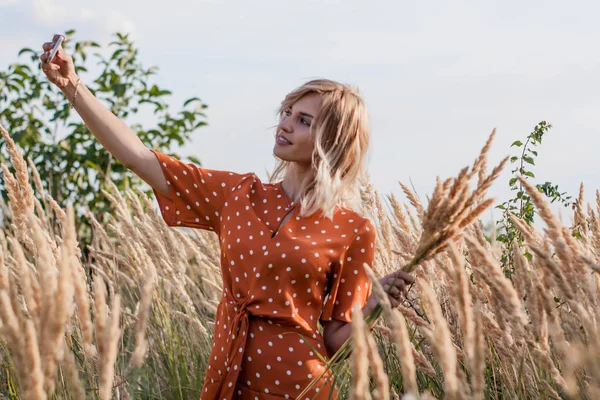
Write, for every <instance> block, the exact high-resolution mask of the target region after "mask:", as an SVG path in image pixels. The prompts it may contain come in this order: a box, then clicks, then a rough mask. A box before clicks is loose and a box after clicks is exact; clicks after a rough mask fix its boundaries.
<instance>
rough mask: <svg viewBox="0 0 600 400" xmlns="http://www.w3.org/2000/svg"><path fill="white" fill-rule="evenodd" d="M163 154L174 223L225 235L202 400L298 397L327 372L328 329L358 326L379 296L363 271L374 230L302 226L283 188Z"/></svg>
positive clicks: (352, 219) (324, 223)
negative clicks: (356, 318) (331, 324)
mask: <svg viewBox="0 0 600 400" xmlns="http://www.w3.org/2000/svg"><path fill="white" fill-rule="evenodd" d="M154 153H155V154H156V156H157V157H158V159H159V161H160V162H161V166H162V169H163V173H164V174H165V177H166V178H167V179H168V180H169V181H170V182H171V183H170V185H169V186H170V190H171V193H172V194H173V200H169V199H167V198H166V197H164V196H161V195H160V194H159V193H157V192H156V191H155V195H156V196H157V199H158V202H159V206H160V207H161V213H162V216H163V218H164V219H165V222H166V223H167V224H168V225H170V226H188V227H193V228H200V229H206V230H211V231H214V232H216V233H217V234H218V236H219V245H220V248H221V273H222V277H223V293H222V297H221V301H220V303H219V305H218V307H217V313H216V321H215V327H214V335H213V345H212V351H211V354H210V356H209V364H208V366H207V370H206V374H205V377H204V386H203V388H202V395H201V398H202V399H233V398H236V399H237V398H239V399H253V398H258V399H261V400H262V399H265V400H275V399H281V398H296V397H297V396H298V395H299V394H300V392H301V391H302V390H303V388H304V387H305V386H306V385H307V384H308V383H309V382H310V381H311V379H312V378H313V377H315V376H318V375H320V372H321V371H322V369H323V368H324V363H323V361H322V360H321V359H320V356H323V357H326V351H325V345H324V340H323V337H322V336H321V334H320V332H319V331H318V321H319V320H322V321H329V320H332V319H335V320H339V321H346V322H347V321H350V310H351V308H352V305H353V304H359V305H360V306H364V303H365V302H366V299H367V298H368V296H369V294H370V291H371V286H370V281H369V280H368V278H367V276H366V274H365V273H364V269H363V267H362V265H363V262H366V263H367V264H369V265H370V264H372V262H373V256H374V241H375V229H374V228H373V225H372V224H371V222H370V221H369V220H368V219H366V218H363V217H361V216H359V215H358V214H357V213H355V212H354V211H351V210H348V209H341V208H338V209H337V210H336V211H335V213H334V216H333V219H332V220H330V219H326V218H324V217H322V216H320V215H313V216H309V217H300V213H299V206H296V207H295V208H293V209H291V211H289V212H288V210H286V208H288V204H289V199H287V196H286V195H285V193H284V192H283V188H282V187H281V184H280V183H274V184H272V183H264V184H263V182H261V181H260V179H258V177H257V176H256V175H255V174H245V175H239V174H234V173H230V172H227V171H214V170H207V169H203V168H198V167H196V166H194V165H192V164H185V163H182V162H181V161H179V160H176V159H174V158H172V157H169V156H166V155H164V154H161V153H158V152H154ZM177 193H179V195H177ZM288 214H289V215H288ZM315 350H316V351H315ZM323 383H324V381H323ZM319 385H321V383H320V384H319ZM330 388H331V384H330V383H325V384H324V386H322V387H321V389H320V391H318V392H317V391H316V390H313V391H311V392H309V395H308V397H309V398H311V399H313V398H316V399H319V400H320V399H327V398H328V397H329V392H330ZM334 398H335V397H334Z"/></svg>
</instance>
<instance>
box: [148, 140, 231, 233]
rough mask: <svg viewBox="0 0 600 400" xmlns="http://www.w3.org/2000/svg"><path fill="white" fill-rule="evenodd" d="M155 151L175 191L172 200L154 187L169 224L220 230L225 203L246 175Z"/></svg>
mask: <svg viewBox="0 0 600 400" xmlns="http://www.w3.org/2000/svg"><path fill="white" fill-rule="evenodd" d="M151 151H152V152H153V153H154V155H155V156H156V158H157V159H158V161H159V163H160V166H161V168H162V172H163V174H164V176H165V179H166V180H167V185H168V186H169V191H170V193H171V199H169V198H168V197H166V196H163V195H162V194H161V193H160V192H158V191H156V190H155V189H154V188H152V191H153V192H154V195H155V196H156V200H157V201H158V206H159V209H160V212H161V215H162V217H163V219H164V220H165V222H166V223H167V225H169V226H185V227H190V228H198V229H205V230H210V231H214V232H217V233H218V232H219V221H220V218H219V217H220V213H221V210H222V209H223V205H224V204H225V202H226V201H227V197H228V196H229V194H230V193H231V190H232V188H233V187H234V186H235V185H236V184H237V183H238V182H239V181H240V180H241V179H242V177H243V175H240V174H236V173H233V172H229V171H219V170H211V169H206V168H200V167H198V166H196V165H194V164H191V163H185V162H183V161H181V160H178V159H176V158H174V157H171V156H169V155H166V154H163V153H160V152H158V151H155V150H151Z"/></svg>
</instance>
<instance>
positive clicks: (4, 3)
mask: <svg viewBox="0 0 600 400" xmlns="http://www.w3.org/2000/svg"><path fill="white" fill-rule="evenodd" d="M21 1H22V0H0V8H2V7H8V6H13V5H15V4H17V3H20V2H21Z"/></svg>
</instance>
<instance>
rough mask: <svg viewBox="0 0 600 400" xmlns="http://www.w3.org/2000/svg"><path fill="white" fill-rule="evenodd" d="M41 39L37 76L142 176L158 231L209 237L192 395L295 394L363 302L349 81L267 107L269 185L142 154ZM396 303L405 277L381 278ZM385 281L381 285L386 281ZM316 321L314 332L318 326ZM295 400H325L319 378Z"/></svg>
mask: <svg viewBox="0 0 600 400" xmlns="http://www.w3.org/2000/svg"><path fill="white" fill-rule="evenodd" d="M56 40H57V37H55V38H54V40H53V42H48V43H44V45H43V49H44V53H43V54H42V56H41V61H42V69H43V71H44V72H45V73H46V75H47V76H48V78H49V79H50V81H52V82H54V83H55V84H56V85H57V86H58V87H59V88H60V89H61V90H62V91H63V93H64V94H65V96H66V98H67V99H68V100H69V101H70V102H71V104H72V105H73V106H74V108H75V110H77V112H78V113H79V115H80V116H81V118H82V119H83V120H84V122H85V124H86V125H87V126H88V128H89V129H90V131H91V132H92V133H93V134H94V135H95V136H96V138H97V139H98V140H99V141H100V143H101V144H102V145H103V146H104V147H105V148H106V149H107V150H108V151H109V152H110V153H112V154H113V155H114V156H115V158H117V159H118V160H119V161H120V162H121V163H122V164H123V165H125V166H126V167H128V168H129V169H130V170H132V171H133V172H134V173H135V174H137V175H138V176H139V177H140V178H142V179H143V180H144V181H145V182H147V183H148V184H149V185H150V186H151V187H152V188H153V191H154V194H155V195H156V198H157V201H158V204H159V207H160V211H161V213H162V216H163V218H164V220H165V222H166V223H167V224H168V225H169V226H175V227H177V226H186V227H192V228H198V229H206V230H210V231H213V232H215V233H216V234H217V235H218V236H219V242H220V247H221V271H222V275H223V295H222V298H221V302H220V304H219V306H218V308H217V315H216V323H215V331H214V343H213V348H212V352H211V355H210V359H209V360H208V363H209V364H208V368H207V371H206V377H205V381H204V386H203V388H202V394H201V398H202V399H219V400H222V399H233V398H240V399H267V400H270V399H273V400H274V399H281V398H285V399H289V398H296V396H297V395H298V394H299V393H301V391H302V390H303V389H304V387H305V386H306V385H307V384H308V383H309V382H310V381H311V380H312V379H313V378H314V377H316V376H317V375H319V374H320V373H321V372H322V371H323V368H324V363H323V361H321V359H320V358H319V356H318V354H317V352H318V353H320V354H322V356H324V357H325V358H327V357H331V356H332V355H333V354H334V353H335V352H336V351H337V350H338V349H339V347H340V346H341V345H342V344H343V343H344V342H345V341H346V339H348V337H349V336H350V334H351V318H350V317H351V309H352V307H353V306H358V307H361V308H362V309H363V312H364V314H365V315H366V314H368V313H369V312H370V311H371V310H372V309H373V307H374V306H375V304H376V300H375V298H374V297H373V296H372V295H371V285H370V282H369V280H368V278H367V276H366V274H365V271H364V268H363V263H367V264H369V265H371V264H372V262H373V257H374V252H375V236H376V232H375V228H374V227H373V225H372V223H371V222H370V221H369V219H368V218H366V217H364V216H363V215H361V214H360V209H361V207H360V197H359V184H360V183H361V182H362V181H363V179H364V177H365V155H366V153H367V148H368V144H369V125H368V116H367V110H366V107H365V104H364V102H363V100H362V99H361V97H360V96H359V94H358V93H357V92H356V91H355V90H354V89H352V88H351V87H349V86H346V85H343V84H341V83H337V82H334V81H331V80H325V79H320V80H313V81H310V82H307V83H305V84H304V85H302V86H301V87H299V88H297V89H295V90H293V91H292V92H291V93H289V94H288V95H287V96H286V98H285V99H284V100H283V102H282V103H281V107H280V108H279V113H278V114H279V124H278V125H277V129H276V135H275V145H274V150H273V153H274V155H275V157H276V158H277V159H278V165H277V167H276V168H275V171H274V173H273V174H272V179H271V182H263V181H261V180H260V179H259V178H258V176H257V175H256V174H254V173H244V174H240V173H236V172H229V171H219V170H211V169H206V168H199V167H197V166H195V165H193V164H188V163H184V162H181V161H179V160H177V159H175V158H173V157H170V156H167V155H165V154H162V153H160V152H157V151H152V150H150V149H148V148H147V147H146V146H145V145H144V144H143V143H142V142H141V141H140V139H139V138H138V137H137V136H136V134H135V133H134V132H133V131H132V130H131V129H129V127H127V125H126V124H125V123H124V122H123V121H120V120H119V119H118V118H117V117H116V116H114V115H113V114H112V113H111V112H110V111H109V110H107V109H106V108H105V107H104V106H103V105H102V104H101V103H100V102H99V101H98V100H97V99H96V98H95V97H94V96H93V95H92V94H91V92H90V91H89V90H88V89H87V88H86V86H85V85H84V84H83V83H81V82H80V80H79V78H78V77H77V76H76V74H75V71H74V68H73V62H72V58H71V57H70V56H69V55H67V54H65V52H64V51H63V50H62V48H61V49H60V50H59V51H58V53H57V55H56V57H55V58H54V60H52V62H51V63H50V64H48V63H47V60H48V54H49V52H50V50H51V49H52V47H53V44H54V43H55V42H56ZM396 276H397V277H399V278H400V279H397V280H396V283H395V287H393V288H392V290H391V293H390V298H391V301H392V303H393V304H394V305H397V304H398V302H399V301H400V297H401V295H402V293H403V292H404V291H405V289H406V285H407V284H408V283H410V282H412V278H411V277H410V276H409V275H407V274H405V273H402V272H398V273H395V274H391V275H389V276H387V277H385V278H383V279H382V283H383V284H384V285H387V284H388V281H389V280H390V279H391V278H393V277H396ZM386 287H387V286H386ZM319 323H320V324H321V325H322V331H321V330H319ZM318 386H320V389H314V390H313V392H312V393H310V394H309V398H328V395H329V392H330V390H334V391H335V388H332V387H331V383H330V382H328V383H325V382H320V385H318Z"/></svg>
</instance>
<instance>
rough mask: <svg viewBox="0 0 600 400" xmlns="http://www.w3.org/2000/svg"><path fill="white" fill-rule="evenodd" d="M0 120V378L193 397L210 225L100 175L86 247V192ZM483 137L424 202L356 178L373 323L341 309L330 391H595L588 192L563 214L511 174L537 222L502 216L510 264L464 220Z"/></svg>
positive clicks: (13, 386)
mask: <svg viewBox="0 0 600 400" xmlns="http://www.w3.org/2000/svg"><path fill="white" fill-rule="evenodd" d="M0 133H1V134H2V136H3V138H4V140H5V141H6V144H7V149H8V151H9V154H10V156H11V160H12V165H13V166H14V172H11V171H10V170H9V169H8V168H7V167H6V166H4V165H2V170H3V181H4V184H5V186H6V190H7V195H8V198H9V202H8V203H7V204H2V205H1V206H2V210H3V214H4V222H5V224H4V228H3V229H2V231H0V245H1V246H2V247H1V252H0V322H1V326H0V339H1V341H0V343H1V349H2V352H1V353H0V354H1V357H2V360H3V363H2V365H3V368H2V370H1V371H0V393H2V394H3V395H4V396H5V397H9V398H20V399H46V398H65V399H84V398H100V399H109V398H116V399H129V398H166V399H187V398H198V397H199V392H200V389H201V386H202V381H203V376H204V370H205V368H206V363H207V358H208V354H209V352H210V349H211V345H212V337H211V331H212V328H213V324H214V314H215V309H216V305H217V304H218V301H219V298H220V295H221V280H220V275H219V248H218V242H217V241H216V238H215V237H214V236H213V234H211V233H207V232H202V231H192V230H183V229H170V228H168V227H167V226H166V225H165V224H164V222H163V221H162V219H161V217H160V215H159V214H158V213H157V211H156V210H155V209H154V208H153V207H152V204H151V201H150V199H148V198H147V197H146V196H144V195H143V194H142V193H139V192H136V191H131V190H126V191H125V192H123V193H121V192H119V191H118V190H116V188H115V187H114V185H112V184H111V182H110V181H108V182H106V185H107V186H106V187H108V188H109V190H108V191H103V192H102V195H104V196H106V197H107V198H108V199H109V200H110V202H111V204H112V206H113V208H114V210H115V217H110V216H106V217H105V219H102V220H97V219H96V217H94V216H93V215H91V214H90V213H88V214H87V218H88V220H89V221H90V222H91V224H92V225H93V227H94V241H93V244H92V245H91V246H90V247H89V249H88V250H89V253H90V257H89V260H86V261H84V260H83V259H82V254H81V251H80V249H79V247H78V242H77V235H76V232H77V226H78V222H77V221H76V219H75V216H74V211H73V207H74V206H85V205H73V206H65V207H63V206H62V205H60V204H58V203H57V202H56V201H54V199H52V198H50V197H49V196H48V195H47V194H46V193H45V192H44V189H43V187H42V182H41V181H40V180H39V175H38V174H37V171H35V169H34V168H33V163H32V162H31V161H30V160H29V162H28V163H27V162H25V160H24V159H23V156H22V154H21V152H20V151H19V150H18V149H17V148H16V146H15V145H14V143H13V141H12V139H11V138H10V136H9V134H8V133H7V132H6V131H5V130H4V129H0ZM490 145H491V138H490V140H488V142H487V143H486V145H485V146H484V148H483V150H482V152H481V154H480V155H479V156H478V157H477V158H476V160H475V162H474V163H473V165H472V167H471V168H470V169H464V170H462V171H461V172H460V173H459V174H458V175H457V177H456V178H452V179H448V180H446V181H440V182H438V184H437V186H436V190H435V191H434V193H433V194H432V196H431V198H430V199H429V200H428V202H427V204H422V203H421V200H420V199H419V198H418V197H417V196H416V194H414V193H413V192H412V191H411V190H410V189H409V188H408V187H406V186H402V189H403V191H404V193H405V194H406V197H407V199H408V204H402V203H401V202H400V201H399V200H398V199H397V198H396V197H395V196H393V195H390V196H388V198H387V200H388V202H387V203H388V205H389V208H388V207H386V204H385V202H384V200H383V199H382V196H381V195H380V194H379V193H377V192H376V191H374V190H367V191H365V192H364V193H363V195H364V197H363V204H364V206H365V208H366V210H367V211H368V212H369V214H370V216H371V218H372V220H373V221H374V222H375V224H376V226H377V228H378V234H379V236H378V237H379V240H378V249H377V255H376V261H375V263H374V265H372V266H371V267H372V270H371V269H369V273H370V274H371V277H372V280H373V283H374V291H375V293H377V294H378V296H379V298H380V303H381V307H382V312H381V318H379V319H378V320H377V322H376V323H375V324H374V326H369V321H363V320H362V313H361V312H359V311H358V310H355V312H354V313H353V315H354V319H355V323H354V324H353V341H354V348H353V352H352V356H351V357H350V358H349V359H348V360H346V361H343V362H342V363H340V365H343V366H345V367H344V368H340V369H337V370H336V375H337V376H336V378H337V380H338V382H341V387H340V389H341V390H340V394H341V397H344V398H345V397H350V396H352V397H354V398H363V399H368V398H373V399H388V398H391V399H398V398H405V399H416V398H422V399H427V398H441V397H445V398H457V399H462V398H476V399H482V398H491V399H500V398H565V397H572V398H590V399H593V398H597V397H598V396H600V361H599V360H600V357H597V355H598V354H600V337H599V334H600V331H599V330H598V325H597V319H598V313H599V311H598V300H599V299H598V296H599V289H600V279H599V277H598V274H599V273H600V266H599V264H600V260H599V257H600V218H599V216H600V192H596V198H595V201H594V203H593V204H590V205H586V204H585V201H584V198H583V189H582V191H581V193H580V197H579V199H578V201H577V207H576V210H575V215H574V224H573V226H571V227H566V226H564V225H563V224H562V223H561V222H560V220H559V219H558V218H557V217H556V215H554V214H553V213H552V211H551V210H550V208H549V207H548V204H547V203H546V201H545V199H544V198H543V197H542V196H541V195H540V194H539V193H538V192H537V191H536V190H535V188H533V187H531V186H530V185H529V184H528V183H527V182H526V181H523V184H524V187H525V188H526V190H527V191H528V193H529V194H530V195H531V197H532V199H533V200H534V202H535V205H536V207H537V210H538V212H539V216H540V218H542V219H543V221H544V222H545V225H546V228H545V229H544V230H543V231H542V232H540V231H537V230H535V229H534V228H532V227H531V226H528V225H527V224H525V223H524V222H522V221H520V220H518V219H516V220H515V223H516V225H517V226H518V227H519V229H520V230H521V232H522V233H523V235H524V237H525V239H526V248H521V249H519V248H516V247H515V248H514V249H513V250H514V252H515V265H516V271H515V274H514V275H512V276H511V277H507V276H506V275H505V274H504V271H502V270H501V267H500V255H501V254H502V249H501V244H500V243H498V242H495V241H494V240H493V237H492V239H491V240H488V238H486V237H485V236H484V233H483V229H482V226H481V223H480V222H479V220H478V219H477V217H478V216H479V215H480V214H481V212H482V211H483V210H485V209H486V208H487V207H489V206H490V205H491V204H492V201H491V200H490V199H486V191H487V189H488V188H489V186H490V185H491V184H492V182H493V181H494V179H496V177H497V176H498V173H499V171H500V170H501V167H502V165H503V164H502V163H501V164H500V165H499V166H498V167H496V168H495V169H492V171H491V172H490V173H489V174H488V173H487V171H486V165H487V152H488V149H489V147H490ZM28 164H29V171H31V176H33V179H31V176H30V173H29V172H28V168H27V166H28ZM30 180H33V184H32V183H31V182H30ZM472 180H477V182H476V184H475V186H474V189H473V190H470V189H469V185H470V182H471V181H472ZM574 233H575V235H574ZM526 251H527V252H529V253H531V254H533V258H532V261H529V260H528V259H527V258H526V257H524V256H523V255H522V254H524V253H525V252H526ZM407 265H408V266H409V268H410V269H411V270H412V271H413V272H414V274H415V275H416V277H417V284H416V285H414V286H413V287H412V289H411V290H410V292H409V296H408V298H407V299H406V300H405V301H404V302H403V303H402V304H401V305H400V307H398V308H397V309H392V308H391V306H390V303H389V301H387V297H386V295H385V292H384V291H383V289H382V288H381V287H380V286H379V285H378V284H377V276H381V275H384V274H387V273H389V272H391V271H392V270H394V269H395V268H398V267H400V266H407ZM369 328H371V329H369Z"/></svg>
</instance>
